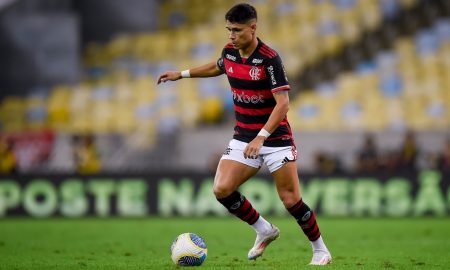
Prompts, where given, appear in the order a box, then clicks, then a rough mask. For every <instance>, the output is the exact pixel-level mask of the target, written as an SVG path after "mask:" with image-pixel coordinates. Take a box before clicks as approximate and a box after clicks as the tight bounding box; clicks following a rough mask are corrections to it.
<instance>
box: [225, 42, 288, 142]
mask: <svg viewBox="0 0 450 270" xmlns="http://www.w3.org/2000/svg"><path fill="white" fill-rule="evenodd" d="M217 66H218V67H219V68H220V69H221V70H222V71H223V72H224V73H226V75H227V76H228V81H229V83H230V86H231V91H232V94H233V100H234V110H235V116H236V126H235V128H234V131H235V133H234V136H233V138H234V139H236V140H239V141H243V142H247V143H248V142H250V141H251V140H253V139H254V138H255V137H256V135H257V134H258V132H259V131H260V130H261V128H263V127H264V125H265V123H266V122H267V120H268V119H269V116H270V114H271V113H272V111H273V109H274V107H275V105H276V101H275V99H274V97H273V93H275V92H278V91H283V90H289V89H290V86H289V82H288V80H287V77H286V72H285V70H284V67H283V63H282V62H281V58H280V56H279V55H278V53H277V52H276V51H274V50H273V49H271V48H270V47H269V46H267V45H266V44H264V43H263V42H262V41H261V40H260V39H258V46H257V47H256V49H255V51H254V52H253V53H252V55H251V56H250V57H248V58H247V59H243V58H242V57H241V56H240V54H239V50H237V49H235V48H234V47H233V45H232V44H231V43H229V44H227V45H226V46H225V47H224V49H223V50H222V55H221V57H220V58H219V60H218V61H217ZM291 145H294V141H293V137H292V132H291V127H290V126H289V122H288V120H287V117H286V116H285V117H284V119H283V120H282V121H281V123H280V125H279V126H278V127H277V129H276V130H275V131H274V132H273V133H272V134H271V135H270V137H269V138H267V139H266V141H265V142H264V146H270V147H281V146H291Z"/></svg>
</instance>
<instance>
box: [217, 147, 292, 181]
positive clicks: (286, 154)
mask: <svg viewBox="0 0 450 270" xmlns="http://www.w3.org/2000/svg"><path fill="white" fill-rule="evenodd" d="M247 144H248V143H245V142H241V141H238V140H235V139H233V140H231V141H230V143H229V144H228V147H227V149H225V152H224V153H223V155H222V158H221V159H229V160H234V161H237V162H240V163H242V164H245V165H248V166H251V167H254V168H258V169H259V168H261V166H262V164H263V163H264V164H266V166H267V168H268V169H269V171H270V172H271V173H272V172H274V171H276V170H278V169H279V168H281V167H282V166H283V165H284V164H286V163H287V162H291V161H296V160H297V149H296V148H295V146H284V147H267V146H262V147H261V149H260V151H259V156H258V158H256V159H249V158H244V149H245V147H247Z"/></svg>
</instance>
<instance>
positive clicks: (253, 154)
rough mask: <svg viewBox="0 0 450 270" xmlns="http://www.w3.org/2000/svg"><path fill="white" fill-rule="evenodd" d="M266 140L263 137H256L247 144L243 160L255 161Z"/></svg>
mask: <svg viewBox="0 0 450 270" xmlns="http://www.w3.org/2000/svg"><path fill="white" fill-rule="evenodd" d="M265 139H266V138H264V137H263V136H256V138H254V139H253V140H252V141H251V142H249V143H248V144H247V147H245V149H244V158H250V159H257V158H258V156H259V150H261V147H262V146H263V144H264V141H265Z"/></svg>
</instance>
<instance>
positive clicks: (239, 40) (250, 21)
mask: <svg viewBox="0 0 450 270" xmlns="http://www.w3.org/2000/svg"><path fill="white" fill-rule="evenodd" d="M257 18H258V15H257V13H256V9H255V8H254V7H253V6H251V5H249V4H237V5H235V6H233V7H232V8H231V9H230V10H229V11H228V12H227V13H226V14H225V20H226V28H227V29H228V31H229V33H230V36H229V38H230V40H231V43H232V44H233V46H234V47H235V48H236V49H242V48H245V47H247V46H248V45H249V44H250V43H251V41H252V40H253V39H254V38H255V37H256V36H255V32H256V21H257Z"/></svg>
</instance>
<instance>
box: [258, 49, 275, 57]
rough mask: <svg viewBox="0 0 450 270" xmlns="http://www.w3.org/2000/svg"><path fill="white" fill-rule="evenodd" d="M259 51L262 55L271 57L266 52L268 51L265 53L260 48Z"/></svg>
mask: <svg viewBox="0 0 450 270" xmlns="http://www.w3.org/2000/svg"><path fill="white" fill-rule="evenodd" d="M259 52H260V53H261V54H263V55H265V56H267V57H270V58H272V56H271V55H270V54H268V53H265V52H263V51H262V50H259Z"/></svg>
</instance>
